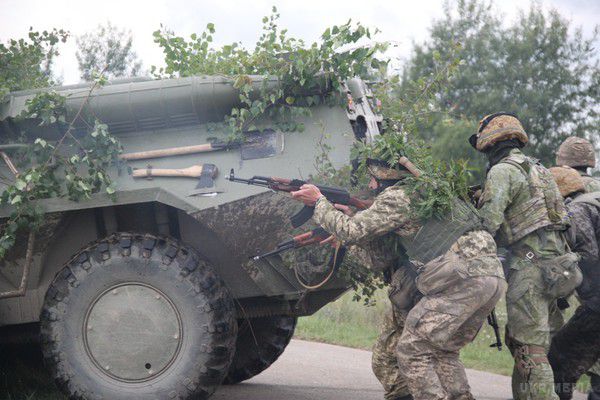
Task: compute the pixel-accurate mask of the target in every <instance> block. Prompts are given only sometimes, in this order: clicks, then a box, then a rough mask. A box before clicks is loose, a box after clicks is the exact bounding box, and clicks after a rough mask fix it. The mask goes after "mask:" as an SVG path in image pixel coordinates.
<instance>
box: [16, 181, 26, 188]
mask: <svg viewBox="0 0 600 400" xmlns="http://www.w3.org/2000/svg"><path fill="white" fill-rule="evenodd" d="M15 187H16V188H17V190H25V188H26V187H27V183H26V182H25V181H23V180H21V179H17V181H16V182H15Z"/></svg>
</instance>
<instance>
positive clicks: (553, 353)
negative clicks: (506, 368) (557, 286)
mask: <svg viewBox="0 0 600 400" xmlns="http://www.w3.org/2000/svg"><path fill="white" fill-rule="evenodd" d="M550 171H551V172H552V174H553V175H554V178H555V180H556V183H557V184H558V187H559V188H560V191H561V194H562V195H563V197H564V198H565V199H566V200H565V204H566V206H567V210H568V212H569V216H570V217H571V227H570V228H569V232H568V235H567V237H568V238H569V244H570V245H571V248H572V249H573V250H574V251H576V252H577V253H578V254H579V255H580V256H581V261H580V263H579V266H580V268H581V271H582V273H583V283H582V285H581V286H580V287H579V288H578V289H577V294H578V295H579V300H580V303H581V306H580V307H579V308H578V309H577V311H576V312H575V315H574V316H573V317H572V318H571V319H570V320H569V322H568V323H567V324H566V325H565V326H564V327H563V328H562V329H561V330H560V331H558V333H557V334H556V335H555V336H554V338H553V339H552V345H551V347H550V353H549V354H548V359H549V360H550V364H551V365H552V368H553V370H554V380H555V382H556V383H557V385H556V392H557V394H558V395H559V397H560V398H561V400H568V399H571V398H572V397H573V390H574V388H575V384H576V383H577V381H578V380H579V378H580V377H581V375H582V374H583V373H584V372H585V371H587V370H589V369H590V367H591V366H592V365H593V364H594V363H595V362H596V361H597V360H598V357H599V356H600V192H592V193H587V194H586V193H585V192H586V187H585V186H586V185H585V182H584V180H583V179H582V177H581V176H580V175H579V173H578V171H576V170H574V169H572V168H569V167H555V168H551V169H550ZM597 386H598V382H597V381H596V380H594V379H593V378H592V389H593V390H592V391H591V392H590V394H589V397H588V399H589V400H598V399H599V398H600V397H599V396H598V393H599V392H600V388H599V387H597Z"/></svg>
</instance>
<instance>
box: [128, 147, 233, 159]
mask: <svg viewBox="0 0 600 400" xmlns="http://www.w3.org/2000/svg"><path fill="white" fill-rule="evenodd" d="M222 148H223V147H222V146H218V147H213V145H212V144H211V143H205V144H198V145H195V146H183V147H171V148H169V149H159V150H149V151H140V152H138V153H125V154H121V155H120V156H119V158H121V160H143V159H146V158H160V157H169V156H180V155H184V154H194V153H204V152H208V151H215V150H220V149H222Z"/></svg>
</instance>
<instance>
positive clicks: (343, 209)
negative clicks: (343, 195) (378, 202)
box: [333, 203, 354, 217]
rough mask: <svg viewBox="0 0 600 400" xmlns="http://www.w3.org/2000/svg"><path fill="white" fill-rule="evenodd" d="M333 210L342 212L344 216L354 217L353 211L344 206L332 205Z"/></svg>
mask: <svg viewBox="0 0 600 400" xmlns="http://www.w3.org/2000/svg"><path fill="white" fill-rule="evenodd" d="M333 206H334V207H335V208H337V209H338V210H340V211H341V212H343V213H344V214H346V215H347V216H349V217H351V216H353V215H354V211H352V209H351V208H350V207H348V206H346V205H344V204H337V203H336V204H334V205H333Z"/></svg>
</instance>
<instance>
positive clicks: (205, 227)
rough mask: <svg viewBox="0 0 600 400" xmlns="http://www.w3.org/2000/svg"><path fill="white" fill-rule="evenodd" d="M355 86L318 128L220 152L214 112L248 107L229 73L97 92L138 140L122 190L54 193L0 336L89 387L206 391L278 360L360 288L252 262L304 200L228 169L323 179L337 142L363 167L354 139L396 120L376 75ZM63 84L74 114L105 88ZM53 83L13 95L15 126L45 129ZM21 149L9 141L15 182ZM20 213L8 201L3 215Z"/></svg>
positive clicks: (6, 127) (12, 290)
mask: <svg viewBox="0 0 600 400" xmlns="http://www.w3.org/2000/svg"><path fill="white" fill-rule="evenodd" d="M252 79H253V80H254V83H255V84H256V85H260V84H262V82H261V78H260V77H253V78H252ZM273 84H274V83H273ZM348 88H349V89H348V106H347V107H346V108H344V107H339V106H335V107H333V106H327V105H320V106H315V107H312V109H311V112H310V116H309V117H305V118H304V120H303V121H302V122H303V123H304V126H305V131H304V132H292V133H282V132H278V131H277V127H276V125H275V124H270V122H269V121H268V120H267V121H263V124H262V125H263V130H264V132H261V133H260V134H259V135H253V134H252V133H248V138H249V141H248V143H246V144H244V145H242V147H241V148H238V149H236V148H227V149H220V151H206V150H207V146H208V148H209V150H219V149H218V148H216V147H217V146H215V145H214V144H213V145H210V144H208V145H207V144H206V143H209V137H212V136H215V132H213V131H212V130H211V129H210V127H211V126H212V125H211V124H210V123H212V122H220V121H222V120H223V117H224V116H225V115H226V114H228V113H230V111H231V108H232V107H234V106H236V105H238V103H239V100H238V94H237V92H236V90H235V89H234V88H233V87H232V85H231V83H230V82H229V81H228V80H226V79H223V78H221V77H189V78H181V79H165V80H150V79H130V80H125V81H123V80H121V81H114V82H111V83H109V84H107V85H106V86H103V87H101V88H99V89H97V90H95V91H94V92H93V93H92V96H91V98H90V99H89V102H87V103H86V104H85V105H84V106H83V109H84V111H85V112H89V113H92V112H93V114H94V115H95V116H96V117H97V118H99V119H100V120H101V121H102V122H103V123H105V124H107V125H108V127H109V130H110V132H111V133H112V134H113V135H115V136H116V137H118V139H119V140H120V142H121V143H122V145H123V149H124V150H123V151H124V155H123V156H122V158H123V159H122V160H121V161H120V162H119V163H115V165H114V167H113V168H112V170H111V171H110V173H111V176H112V178H113V180H114V182H115V183H116V187H117V193H116V194H115V196H114V198H111V197H110V196H108V195H106V194H97V195H94V196H92V198H90V199H88V200H85V201H80V202H74V201H69V200H66V199H47V200H43V201H40V202H39V205H40V206H41V207H43V210H44V212H45V215H46V218H45V225H44V226H43V228H42V229H41V230H40V231H39V232H37V233H35V234H27V233H25V234H24V235H23V236H22V237H20V238H19V241H18V243H17V246H16V247H15V248H14V249H12V250H11V252H10V254H9V255H8V257H6V258H5V259H4V260H3V261H2V262H1V264H0V327H1V328H0V338H1V339H2V340H4V341H7V340H15V338H17V339H24V338H28V337H34V338H35V337H39V338H40V339H41V345H42V349H43V353H44V358H45V361H46V364H47V367H48V368H49V369H50V370H51V372H52V374H53V376H54V378H55V380H56V382H57V383H58V385H59V386H60V388H61V389H62V390H63V391H64V392H65V393H66V394H67V395H69V396H70V397H72V398H77V399H107V400H115V399H161V400H162V399H191V398H194V399H198V398H200V399H204V398H207V397H209V396H210V394H212V393H213V392H214V390H215V389H216V388H217V387H218V386H219V385H220V384H221V383H223V382H224V383H227V384H234V383H237V382H241V381H243V380H246V379H249V378H250V377H252V376H254V375H256V374H258V373H260V372H261V371H263V370H264V369H266V368H267V367H268V366H269V365H271V364H272V363H273V362H274V361H275V360H276V359H277V357H278V356H279V355H280V354H281V353H282V352H283V351H284V349H285V347H286V345H287V344H288V342H289V341H290V338H291V337H292V334H293V332H294V328H295V325H296V320H297V318H298V317H300V316H306V315H310V314H312V313H314V312H316V311H317V310H318V309H319V308H321V307H322V306H324V305H325V304H327V303H328V302H330V301H332V300H334V299H336V298H337V297H338V296H340V295H341V294H342V293H343V292H344V291H345V290H346V284H345V283H344V282H342V281H340V280H338V279H334V280H331V281H330V282H328V283H327V284H326V285H324V286H323V287H321V288H319V289H318V290H313V291H309V292H306V291H305V290H304V289H303V287H302V286H301V285H299V283H298V282H297V280H296V278H295V276H294V273H293V272H292V270H290V268H288V267H287V266H285V265H283V264H282V263H281V262H280V261H281V259H279V258H278V257H273V258H268V259H267V260H266V261H264V262H261V263H258V264H257V263H253V262H250V261H249V257H251V256H254V255H256V254H260V253H262V252H265V251H268V250H271V249H273V248H274V247H275V246H276V244H277V243H279V242H281V241H282V240H284V239H288V238H289V237H290V232H291V231H292V228H291V226H290V223H289V217H290V216H291V215H292V214H294V212H295V211H297V209H298V205H297V203H295V202H293V201H291V200H290V199H289V197H288V196H285V195H282V194H280V193H274V192H273V191H271V190H268V189H265V188H257V187H253V186H244V185H239V184H235V183H230V182H228V181H227V180H226V179H225V178H226V177H227V175H228V171H229V169H230V168H235V170H236V173H237V174H238V175H240V176H247V177H250V176H253V175H267V176H270V175H276V176H283V177H298V178H300V177H304V178H306V177H309V176H310V175H311V174H313V173H315V157H316V156H317V155H318V154H319V152H320V151H321V149H320V148H319V146H318V143H319V142H320V141H322V140H325V142H326V143H327V144H328V146H330V147H331V151H330V153H329V157H330V159H331V161H332V162H333V163H334V165H335V166H338V167H339V166H342V165H345V164H348V163H349V158H350V153H349V151H350V148H351V146H352V144H353V142H354V141H355V140H357V139H363V140H364V139H370V138H372V137H373V136H375V135H377V134H378V132H379V127H378V124H379V122H380V118H379V117H378V116H377V115H376V113H375V112H374V102H373V99H372V97H371V96H370V94H369V91H368V89H367V87H366V86H365V85H364V83H363V82H362V81H360V80H358V79H355V80H352V81H350V82H348ZM54 89H55V90H57V91H58V92H59V93H61V94H63V95H65V96H67V110H68V114H69V118H68V120H69V119H70V118H71V117H72V116H73V114H74V113H75V112H76V111H77V110H79V109H80V108H81V107H82V104H83V103H84V101H85V99H86V97H87V95H88V91H89V86H88V85H74V86H64V87H59V88H54ZM327 90H328V89H327V87H326V85H323V88H322V89H321V91H320V93H319V95H324V94H325V93H326V92H327ZM37 92H39V91H22V92H15V93H12V94H10V95H9V96H7V97H6V98H5V99H4V100H3V101H2V103H0V135H3V136H4V137H7V136H8V133H10V132H17V131H19V130H20V129H21V127H22V126H35V123H34V122H35V121H27V120H25V121H19V120H18V119H16V118H15V117H16V116H17V115H18V114H19V113H20V112H21V111H22V110H23V109H24V107H25V102H26V100H27V99H29V98H31V97H32V96H34V95H35V94H36V93H37ZM270 125H272V126H270ZM77 129H78V134H79V135H85V134H86V129H87V128H86V127H85V126H79V127H77ZM25 131H26V132H31V130H25ZM30 135H31V136H32V137H33V136H42V137H45V138H47V139H48V140H50V141H51V140H56V138H57V135H58V134H57V132H55V131H53V130H52V129H49V128H48V129H45V130H42V131H40V130H38V131H35V133H34V134H30ZM323 138H325V139H323ZM198 146H200V147H198ZM211 146H212V147H215V148H210V147H211ZM15 148H18V146H17V145H15V144H14V143H8V144H7V143H5V144H2V145H0V152H2V153H3V154H4V156H5V157H4V162H2V161H0V176H1V177H2V179H0V191H1V190H3V188H5V187H6V186H3V185H6V183H7V182H10V181H11V176H12V173H11V169H12V172H14V168H13V167H14V166H11V165H10V164H11V162H10V160H11V158H10V156H11V151H12V150H14V149H15ZM190 149H192V150H190ZM140 152H142V153H144V154H139V153H140ZM148 152H149V153H148ZM192 166H196V167H192ZM190 167H192V168H190ZM9 214H10V209H8V208H4V209H0V218H6V217H7V216H8V215H9Z"/></svg>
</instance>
